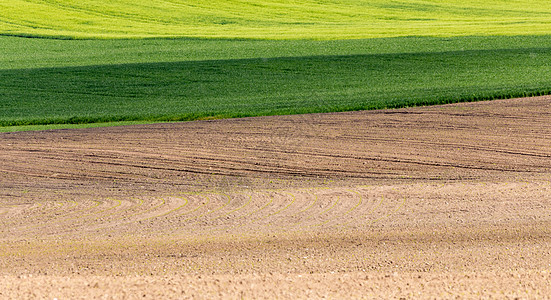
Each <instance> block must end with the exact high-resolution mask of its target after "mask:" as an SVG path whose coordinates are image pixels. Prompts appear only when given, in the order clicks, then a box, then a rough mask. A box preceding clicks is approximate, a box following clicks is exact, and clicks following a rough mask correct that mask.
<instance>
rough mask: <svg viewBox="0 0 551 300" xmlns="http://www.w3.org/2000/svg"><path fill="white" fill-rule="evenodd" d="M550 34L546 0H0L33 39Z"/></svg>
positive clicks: (3, 12) (8, 23) (3, 13)
mask: <svg viewBox="0 0 551 300" xmlns="http://www.w3.org/2000/svg"><path fill="white" fill-rule="evenodd" d="M549 32H551V5H549V2H548V1H546V0H511V1H505V0H487V1H474V0H446V1H442V0H407V1H406V0H403V1H388V0H321V1H320V0H302V1H294V0H278V1H276V0H256V1H250V0H233V1H227V0H209V1H203V0H194V1H189V0H164V1H162V0H154V1H151V0H109V1H75V0H66V1H53V0H46V1H43V0H41V1H39V0H9V1H1V2H0V34H4V35H17V36H34V37H57V38H129V37H131V38H143V37H209V38H220V37H223V38H257V39H351V38H373V37H394V36H465V35H523V34H547V33H549Z"/></svg>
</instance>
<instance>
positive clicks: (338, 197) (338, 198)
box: [299, 196, 341, 227]
mask: <svg viewBox="0 0 551 300" xmlns="http://www.w3.org/2000/svg"><path fill="white" fill-rule="evenodd" d="M340 199H341V196H337V200H335V202H333V204H332V205H331V206H329V207H328V208H326V209H325V210H324V211H322V212H321V213H320V214H319V215H320V216H321V215H324V214H326V213H328V212H330V211H332V210H333V209H334V208H335V206H336V205H337V203H339V201H340ZM313 217H314V216H309V217H308V218H306V219H305V220H304V221H306V220H308V219H311V218H313ZM334 219H335V218H333V219H329V220H327V221H325V222H321V223H317V224H312V225H309V226H307V227H316V226H321V225H324V224H327V223H328V222H330V221H331V220H334ZM301 223H302V222H301ZM299 224H300V223H299Z"/></svg>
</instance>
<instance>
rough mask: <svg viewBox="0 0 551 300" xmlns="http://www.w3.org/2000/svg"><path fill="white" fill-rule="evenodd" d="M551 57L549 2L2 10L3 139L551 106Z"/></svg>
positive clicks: (46, 2) (137, 3)
mask: <svg viewBox="0 0 551 300" xmlns="http://www.w3.org/2000/svg"><path fill="white" fill-rule="evenodd" d="M23 37H26V38H23ZM550 50H551V6H549V5H548V2H547V1H542V0H531V1H528V0H507V1H506V0H489V1H483V2H481V1H471V0H446V1H442V0H408V1H388V0H333V1H327V0H321V1H320V0H301V1H294V0H293V1H290V0H279V1H266V0H231V1H228V0H224V1H222V0H210V1H202V0H199V1H183V0H153V1H149V0H148V1H145V0H134V1H130V0H112V1H75V0H59V1H54V0H40V1H39V0H10V1H3V2H0V131H16V130H28V129H32V130H36V129H46V128H59V127H62V128H80V127H90V126H98V125H99V124H101V126H106V125H121V124H130V123H128V122H131V123H144V122H160V121H184V120H196V119H212V118H226V117H242V116H258V115H274V114H293V113H311V112H330V111H345V110H361V109H377V108H393V107H404V106H413V105H430V104H440V103H450V102H459V101H474V100H484V99H496V98H506V97H515V96H525V95H539V94H547V93H550V92H551V67H550V63H549V62H550V61H551V51H550Z"/></svg>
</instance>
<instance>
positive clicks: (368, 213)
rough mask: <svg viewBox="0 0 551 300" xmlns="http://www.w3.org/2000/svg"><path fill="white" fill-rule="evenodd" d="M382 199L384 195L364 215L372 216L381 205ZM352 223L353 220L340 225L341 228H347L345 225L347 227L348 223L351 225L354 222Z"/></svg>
mask: <svg viewBox="0 0 551 300" xmlns="http://www.w3.org/2000/svg"><path fill="white" fill-rule="evenodd" d="M384 199H385V196H384V195H381V200H380V201H379V202H378V203H377V204H376V205H374V206H372V207H371V208H370V209H369V211H368V212H367V213H366V216H369V215H371V214H373V213H374V212H375V210H376V209H378V208H379V207H380V206H381V205H382V204H383V202H384ZM354 221H355V220H351V221H348V222H346V223H344V224H341V226H343V227H344V226H347V225H349V224H350V223H352V222H354Z"/></svg>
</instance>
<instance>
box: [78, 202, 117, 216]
mask: <svg viewBox="0 0 551 300" xmlns="http://www.w3.org/2000/svg"><path fill="white" fill-rule="evenodd" d="M108 200H112V201H114V202H118V204H116V205H114V206H111V207H109V208H106V209H104V210H100V211H98V212H94V213H89V214H86V215H83V216H82V218H84V217H87V216H91V215H97V214H101V213H103V212H106V211H109V210H111V209H114V208H117V207H119V206H121V204H122V201H121V200H115V199H110V198H108ZM98 218H99V217H98ZM96 219H97V218H96Z"/></svg>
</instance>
